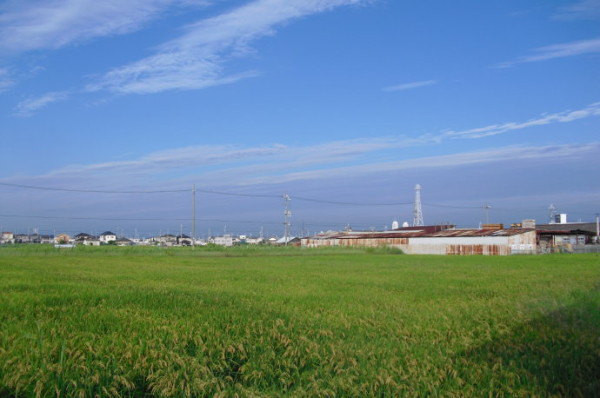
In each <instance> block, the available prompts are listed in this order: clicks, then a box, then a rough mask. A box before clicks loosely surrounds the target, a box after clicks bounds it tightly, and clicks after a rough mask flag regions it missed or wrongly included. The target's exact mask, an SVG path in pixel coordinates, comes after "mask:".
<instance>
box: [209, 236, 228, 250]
mask: <svg viewBox="0 0 600 398" xmlns="http://www.w3.org/2000/svg"><path fill="white" fill-rule="evenodd" d="M212 243H214V244H215V245H219V246H228V247H229V246H233V237H232V236H231V235H223V236H215V237H214V238H213V241H212Z"/></svg>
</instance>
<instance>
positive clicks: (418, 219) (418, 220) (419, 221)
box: [413, 184, 425, 227]
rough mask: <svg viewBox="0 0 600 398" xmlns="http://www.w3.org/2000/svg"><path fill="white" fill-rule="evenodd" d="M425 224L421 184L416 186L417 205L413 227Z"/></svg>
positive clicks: (415, 206)
mask: <svg viewBox="0 0 600 398" xmlns="http://www.w3.org/2000/svg"><path fill="white" fill-rule="evenodd" d="M423 225H425V223H424V221H423V207H422V206H421V185H420V184H417V185H416V186H415V205H414V209H413V227H422V226H423Z"/></svg>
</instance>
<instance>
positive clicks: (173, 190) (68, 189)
mask: <svg viewBox="0 0 600 398" xmlns="http://www.w3.org/2000/svg"><path fill="white" fill-rule="evenodd" d="M0 185H2V186H5V187H13V188H25V189H36V190H40V191H60V192H80V193H110V194H146V193H150V194H154V193H175V192H190V191H191V190H190V189H172V190H156V191H110V190H100V189H74V188H55V187H42V186H37V185H24V184H13V183H8V182H0Z"/></svg>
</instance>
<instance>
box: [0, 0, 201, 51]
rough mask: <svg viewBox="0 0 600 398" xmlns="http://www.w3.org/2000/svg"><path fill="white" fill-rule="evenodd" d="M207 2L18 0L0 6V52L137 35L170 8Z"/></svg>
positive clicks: (199, 4)
mask: <svg viewBox="0 0 600 398" xmlns="http://www.w3.org/2000/svg"><path fill="white" fill-rule="evenodd" d="M207 4H209V2H208V1H206V0H127V1H122V0H102V1H97V0H21V1H7V2H5V3H4V4H3V5H2V6H0V49H2V50H4V51H11V52H25V51H31V50H39V49H56V48H60V47H63V46H66V45H69V44H73V43H79V42H82V41H85V40H89V39H92V38H95V37H102V36H110V35H119V34H125V33H130V32H133V31H136V30H138V29H140V28H141V27H143V26H144V25H145V24H146V23H148V22H149V21H151V20H153V19H155V18H158V17H160V16H161V14H162V13H163V12H164V11H165V10H166V9H168V8H169V7H173V6H204V5H207Z"/></svg>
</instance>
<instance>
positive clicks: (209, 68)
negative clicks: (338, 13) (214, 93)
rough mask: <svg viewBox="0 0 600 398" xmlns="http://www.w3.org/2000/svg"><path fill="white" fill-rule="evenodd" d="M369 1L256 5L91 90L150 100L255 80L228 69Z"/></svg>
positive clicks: (287, 0)
mask: <svg viewBox="0 0 600 398" xmlns="http://www.w3.org/2000/svg"><path fill="white" fill-rule="evenodd" d="M365 1H368V0H254V1H252V2H249V3H247V4H245V5H242V6H240V7H238V8H235V9H233V10H231V11H228V12H225V13H222V14H220V15H217V16H215V17H212V18H207V19H202V20H199V21H198V22H196V23H193V24H191V25H188V26H187V27H185V31H184V33H183V34H182V35H181V36H180V37H178V38H176V39H174V40H171V41H168V42H166V43H164V44H162V45H161V46H159V47H158V50H157V52H156V53H155V54H154V55H152V56H150V57H147V58H144V59H141V60H139V61H137V62H134V63H131V64H128V65H124V66H121V67H118V68H115V69H113V70H111V71H109V72H107V73H106V74H104V75H103V76H101V77H100V78H98V79H97V81H95V82H93V83H92V84H90V85H88V90H90V91H97V90H108V91H111V92H114V93H121V94H149V93H157V92H161V91H166V90H192V89H200V88H205V87H210V86H215V85H221V84H228V83H232V82H235V81H238V80H241V79H244V78H248V77H252V76H256V74H257V73H256V72H255V71H244V72H241V73H231V74H229V73H227V72H226V71H225V68H224V65H225V64H226V63H227V61H229V60H231V59H232V58H236V57H240V56H243V55H244V54H246V53H247V52H248V50H249V46H250V45H251V43H252V42H254V41H255V40H257V39H259V38H261V37H264V36H267V35H273V34H275V32H276V29H277V28H278V27H280V26H282V25H283V24H285V23H288V22H290V21H293V20H295V19H298V18H302V17H305V16H308V15H312V14H317V13H322V12H325V11H329V10H332V9H334V8H336V7H341V6H347V5H352V4H359V3H363V2H365Z"/></svg>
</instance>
